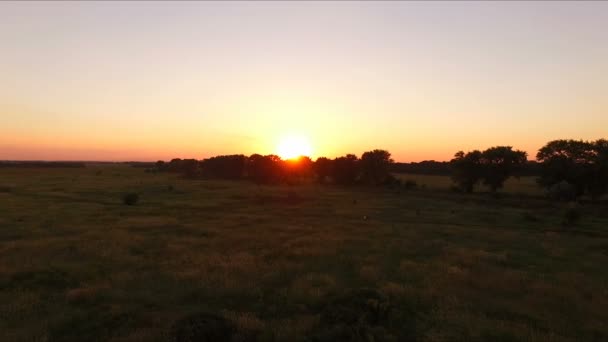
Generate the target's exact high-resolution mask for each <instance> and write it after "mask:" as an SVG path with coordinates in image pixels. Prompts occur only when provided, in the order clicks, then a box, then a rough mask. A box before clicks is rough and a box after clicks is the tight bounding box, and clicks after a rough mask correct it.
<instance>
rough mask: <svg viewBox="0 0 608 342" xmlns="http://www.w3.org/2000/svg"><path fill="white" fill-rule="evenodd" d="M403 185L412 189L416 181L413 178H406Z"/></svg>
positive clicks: (414, 187) (415, 186) (416, 185)
mask: <svg viewBox="0 0 608 342" xmlns="http://www.w3.org/2000/svg"><path fill="white" fill-rule="evenodd" d="M403 187H404V188H406V189H407V190H414V189H416V188H417V187H418V183H417V182H416V181H415V180H411V179H406V180H405V182H404V183H403Z"/></svg>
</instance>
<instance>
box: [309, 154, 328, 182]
mask: <svg viewBox="0 0 608 342" xmlns="http://www.w3.org/2000/svg"><path fill="white" fill-rule="evenodd" d="M332 167H333V161H332V160H331V159H329V158H326V157H319V158H317V160H316V161H315V163H314V165H313V169H314V171H315V174H316V176H317V182H319V183H320V184H324V183H325V182H326V180H327V178H329V177H331V175H332Z"/></svg>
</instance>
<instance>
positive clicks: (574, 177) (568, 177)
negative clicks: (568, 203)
mask: <svg viewBox="0 0 608 342" xmlns="http://www.w3.org/2000/svg"><path fill="white" fill-rule="evenodd" d="M536 159H537V160H538V161H539V162H540V163H541V177H540V178H539V180H538V183H539V184H540V185H541V186H544V187H545V188H547V189H551V188H552V187H553V186H555V184H560V183H563V182H567V183H568V184H571V185H572V186H574V188H575V195H576V197H579V196H581V195H583V194H585V193H588V194H589V195H590V196H591V198H592V199H594V200H595V199H598V198H599V197H601V196H602V195H603V194H604V193H606V191H607V190H608V141H606V140H605V139H600V140H597V141H595V142H589V141H583V140H553V141H550V142H548V143H547V144H546V145H545V146H543V147H542V148H541V149H540V150H539V151H538V154H537V155H536Z"/></svg>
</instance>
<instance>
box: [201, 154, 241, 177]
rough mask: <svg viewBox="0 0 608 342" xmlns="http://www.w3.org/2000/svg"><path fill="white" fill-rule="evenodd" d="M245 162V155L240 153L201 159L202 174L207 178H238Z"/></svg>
mask: <svg viewBox="0 0 608 342" xmlns="http://www.w3.org/2000/svg"><path fill="white" fill-rule="evenodd" d="M246 162H247V157H245V156H244V155H242V154H235V155H228V156H216V157H212V158H208V159H205V160H203V161H201V169H202V174H203V176H205V177H209V178H222V179H240V178H242V177H243V175H244V173H245V164H246Z"/></svg>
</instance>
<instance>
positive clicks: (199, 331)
mask: <svg viewBox="0 0 608 342" xmlns="http://www.w3.org/2000/svg"><path fill="white" fill-rule="evenodd" d="M235 331H236V329H235V327H234V325H233V324H232V323H231V322H230V321H228V320H227V319H225V318H224V317H221V316H217V315H214V314H209V313H198V314H192V315H189V316H186V317H184V318H182V319H179V320H177V321H176V322H175V323H173V326H172V327H171V333H170V338H169V341H172V342H206V341H210V342H211V341H213V342H215V341H230V340H231V339H232V337H233V335H234V333H235Z"/></svg>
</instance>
